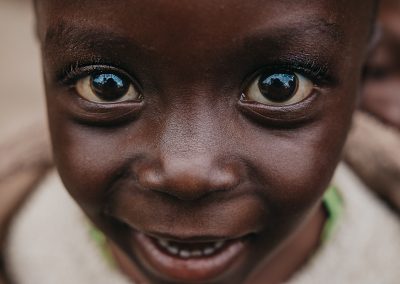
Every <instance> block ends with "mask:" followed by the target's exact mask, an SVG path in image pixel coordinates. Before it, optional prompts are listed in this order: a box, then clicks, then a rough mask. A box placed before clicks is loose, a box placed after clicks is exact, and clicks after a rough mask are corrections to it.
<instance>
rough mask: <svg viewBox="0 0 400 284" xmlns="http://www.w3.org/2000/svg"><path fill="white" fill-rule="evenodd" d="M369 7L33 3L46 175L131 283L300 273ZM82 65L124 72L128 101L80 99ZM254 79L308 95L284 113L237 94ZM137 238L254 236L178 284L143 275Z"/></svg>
mask: <svg viewBox="0 0 400 284" xmlns="http://www.w3.org/2000/svg"><path fill="white" fill-rule="evenodd" d="M372 10H373V9H372V1H368V2H366V1H365V0H354V1H345V0H339V1H330V0H293V1H282V0H269V1H265V0H264V1H261V0H247V1H241V0H229V1H228V0H218V1H216V0H215V1H213V0H205V1H174V0H168V1H138V0H115V1H98V0H96V1H94V0H91V1H90V0H87V1H73V0H71V1H61V0H43V1H39V3H38V5H37V12H38V34H39V37H40V39H41V43H42V51H43V64H44V74H45V81H46V90H47V103H48V113H49V120H50V128H51V134H52V142H53V147H54V155H55V160H56V164H57V167H58V169H59V172H60V175H61V177H62V180H63V182H64V183H65V186H66V188H67V189H68V191H69V192H70V194H71V195H72V196H73V198H74V199H75V200H76V201H77V202H78V204H79V205H80V206H81V207H82V209H83V210H84V211H85V213H86V214H87V215H88V216H89V218H90V219H91V220H92V221H93V222H94V223H95V224H96V225H97V226H98V227H99V228H100V229H101V230H102V231H104V233H105V234H106V235H107V236H108V237H109V238H110V239H111V240H112V242H113V244H112V246H113V247H114V251H115V254H116V255H117V257H118V259H119V260H120V265H121V267H122V268H123V270H124V271H125V272H126V273H127V274H128V275H129V276H130V277H131V278H132V279H133V280H136V281H139V282H144V283H177V282H180V281H181V282H185V283H189V282H196V283H245V282H246V283H278V282H281V281H283V280H286V279H288V278H290V276H291V275H292V274H293V273H294V272H295V271H296V270H297V269H298V268H299V267H301V265H303V264H304V262H305V261H306V260H307V257H309V255H310V254H311V253H312V252H313V250H315V248H316V247H317V245H318V238H319V234H320V231H321V227H322V225H323V221H324V212H323V209H322V206H321V201H320V200H321V197H322V195H323V193H324V191H325V189H326V188H327V186H328V185H329V182H330V179H331V177H332V174H333V171H334V169H335V167H336V165H337V163H338V161H339V157H340V152H341V149H342V146H343V142H344V140H345V137H346V134H347V132H348V128H349V125H350V120H351V114H352V112H353V109H354V106H355V101H356V94H357V92H358V89H359V83H360V80H361V70H362V66H363V63H364V59H365V54H366V46H367V42H368V40H369V35H370V22H371V17H372ZM91 65H97V66H100V65H101V66H102V67H101V68H103V69H105V70H106V71H104V72H105V73H107V72H108V73H110V72H117V74H121V72H123V73H124V74H125V73H126V74H128V76H129V77H130V78H132V79H131V81H132V83H133V84H134V86H135V88H136V89H137V90H138V92H139V93H141V96H140V97H137V98H136V99H135V100H128V101H125V102H120V103H113V104H99V103H94V102H90V101H88V100H86V99H83V98H81V97H80V96H79V94H78V92H77V89H76V88H75V85H76V82H77V81H79V80H81V79H82V78H83V77H85V76H87V75H91V74H92V73H93V72H92V73H90V72H87V67H85V66H91ZM71 66H72V67H74V66H75V67H74V68H73V69H74V70H75V71H74V72H73V74H74V75H73V76H75V77H74V78H73V80H68V81H65V80H64V77H65V70H70V69H71ZM107 66H111V67H112V68H113V69H111V70H110V67H107ZM85 68H86V69H85ZM83 69H85V70H86V72H85V73H84V72H83V71H82V70H83ZM89 69H90V68H89ZM90 70H91V69H90ZM267 71H268V72H270V73H274V72H275V73H279V72H281V73H282V72H283V71H286V72H297V73H299V74H301V75H302V76H304V77H305V78H307V80H309V81H311V82H312V85H311V86H312V91H311V92H310V94H309V95H308V96H307V97H306V98H305V99H304V100H301V101H299V102H297V103H295V104H291V105H290V106H275V107H272V106H268V105H265V104H262V103H259V102H258V103H257V102H255V101H254V100H251V99H249V98H248V97H246V96H244V97H243V96H242V94H243V93H244V94H247V91H248V88H249V85H250V84H251V83H252V81H253V80H254V79H255V78H256V77H257V76H258V75H259V74H261V73H263V72H264V73H265V72H267ZM67 74H69V75H68V76H70V77H71V74H70V73H68V72H67ZM134 231H140V232H144V233H146V234H148V235H152V236H156V237H166V238H170V239H174V240H182V241H186V240H205V239H207V240H216V239H234V238H238V237H243V236H250V237H251V238H250V239H249V240H248V245H247V247H246V250H245V251H244V252H242V253H241V255H240V256H239V257H238V259H237V260H235V263H234V265H232V266H231V267H229V268H227V269H226V271H223V272H222V273H220V274H219V275H216V276H215V277H213V278H210V279H202V280H199V281H187V280H185V279H183V278H182V279H172V278H171V277H169V276H166V275H163V274H162V273H159V272H156V271H154V269H153V268H152V267H150V266H149V265H148V264H147V263H146V262H145V261H144V260H143V258H142V257H141V256H140V255H138V254H137V250H136V249H137V248H136V246H135V245H132V234H133V232H134Z"/></svg>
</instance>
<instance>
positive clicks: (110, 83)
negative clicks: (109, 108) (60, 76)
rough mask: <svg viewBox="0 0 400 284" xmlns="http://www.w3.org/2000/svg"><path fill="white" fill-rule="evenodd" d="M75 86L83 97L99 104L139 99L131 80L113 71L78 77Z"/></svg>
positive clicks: (139, 96)
mask: <svg viewBox="0 0 400 284" xmlns="http://www.w3.org/2000/svg"><path fill="white" fill-rule="evenodd" d="M75 88H76V91H77V92H78V94H79V96H81V97H82V98H83V99H85V100H88V101H90V102H95V103H100V104H111V103H119V102H125V101H138V100H141V95H140V93H139V92H138V91H137V90H136V88H135V87H134V85H133V83H132V82H131V80H129V79H128V78H126V76H123V75H120V74H117V73H114V72H94V73H92V74H90V75H88V76H86V77H84V78H82V79H79V80H78V81H77V82H76V85H75Z"/></svg>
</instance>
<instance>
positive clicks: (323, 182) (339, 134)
mask: <svg viewBox="0 0 400 284" xmlns="http://www.w3.org/2000/svg"><path fill="white" fill-rule="evenodd" d="M342 103H343V101H341V100H337V102H330V106H331V108H329V109H330V110H329V111H328V110H327V111H326V112H324V114H323V115H322V116H321V117H320V118H319V119H318V120H317V121H315V122H312V123H311V124H309V125H307V126H304V127H301V128H299V129H295V130H293V131H285V132H282V131H277V132H271V131H265V130H264V134H263V135H262V136H260V135H258V136H257V137H255V136H251V135H248V137H251V140H252V141H255V142H256V143H254V142H253V147H251V149H252V151H251V154H249V155H251V156H253V157H257V158H256V159H255V161H257V164H256V166H255V168H256V169H257V173H255V174H254V177H255V176H256V175H257V176H259V177H262V180H261V181H260V182H259V185H260V189H261V190H262V191H263V194H264V196H265V200H266V202H268V203H269V204H268V207H269V208H271V211H274V214H275V215H276V216H283V218H286V217H288V216H290V214H293V215H301V214H304V212H306V211H308V210H310V209H311V208H313V206H314V205H315V204H316V202H317V201H318V200H319V199H320V198H321V197H322V195H323V193H324V191H325V190H326V188H327V187H328V186H329V184H330V182H331V178H332V175H333V172H334V170H335V168H336V166H337V164H338V162H339V160H340V156H341V150H342V147H343V144H344V141H345V138H346V135H347V132H348V129H349V126H350V122H351V114H352V110H353V105H354V104H351V103H349V102H347V103H343V104H342ZM286 220H288V219H287V218H286Z"/></svg>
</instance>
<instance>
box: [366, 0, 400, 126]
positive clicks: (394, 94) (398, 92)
mask: <svg viewBox="0 0 400 284" xmlns="http://www.w3.org/2000/svg"><path fill="white" fill-rule="evenodd" d="M379 23H380V27H381V32H382V34H381V39H380V41H379V44H378V46H377V47H376V48H375V50H374V52H373V54H372V56H371V58H370V59H369V60H368V64H367V68H366V71H367V72H366V78H365V79H366V80H365V87H364V92H363V100H362V106H363V108H364V109H366V110H368V111H369V112H371V113H373V114H375V115H376V116H377V117H378V118H380V119H382V120H383V121H384V122H385V123H387V124H389V125H392V126H394V127H397V128H398V129H400V1H398V0H383V1H382V8H381V12H380V14H379Z"/></svg>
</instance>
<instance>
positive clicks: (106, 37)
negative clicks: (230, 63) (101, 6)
mask: <svg viewBox="0 0 400 284" xmlns="http://www.w3.org/2000/svg"><path fill="white" fill-rule="evenodd" d="M271 35H272V36H271ZM306 36H308V37H313V38H318V37H321V36H322V37H323V38H329V39H330V40H332V41H334V42H336V43H340V44H343V40H344V36H345V32H344V30H343V28H342V27H341V26H339V25H338V24H337V23H332V22H328V21H326V20H325V19H313V20H308V21H299V22H294V23H288V24H287V25H285V26H284V27H283V26H278V27H272V28H266V29H263V28H259V29H256V30H254V31H252V32H251V34H250V35H249V36H248V37H246V38H244V39H241V41H242V42H243V43H244V44H245V45H247V46H248V45H251V44H253V43H257V42H262V41H265V40H269V39H270V38H271V37H272V38H280V39H284V38H301V37H306ZM42 42H43V43H44V44H43V46H44V48H45V49H46V48H47V47H49V46H52V45H56V46H62V47H63V48H64V49H67V50H70V51H74V50H79V49H93V48H102V47H105V48H109V46H113V47H121V48H126V47H127V46H136V47H140V49H142V50H143V51H147V52H152V48H151V47H147V46H145V45H144V44H143V43H140V42H137V41H135V39H133V38H131V37H126V36H124V35H123V34H120V33H118V32H116V31H114V30H112V29H107V28H105V29H104V28H101V29H99V28H96V27H80V26H77V25H75V24H73V23H68V22H64V21H62V22H60V23H59V24H57V25H54V26H51V27H50V28H49V29H48V30H47V31H46V34H45V36H44V40H43V41H42Z"/></svg>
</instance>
